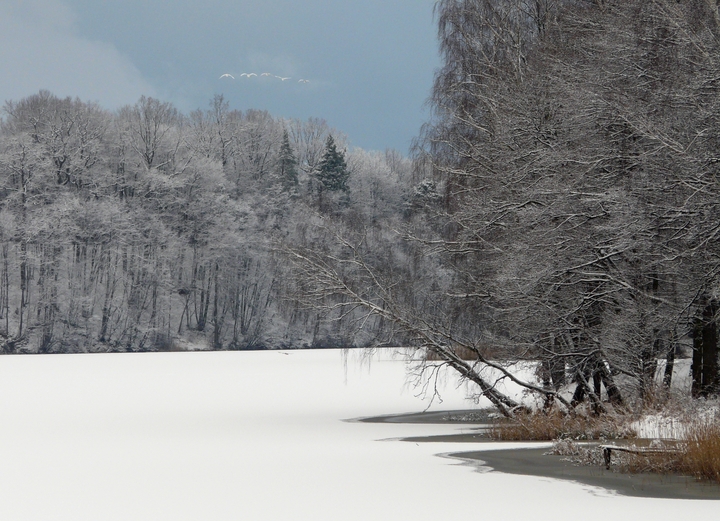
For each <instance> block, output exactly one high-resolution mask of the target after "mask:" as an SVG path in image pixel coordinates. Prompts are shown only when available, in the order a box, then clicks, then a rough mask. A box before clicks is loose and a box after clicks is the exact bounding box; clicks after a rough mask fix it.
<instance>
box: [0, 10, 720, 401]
mask: <svg viewBox="0 0 720 521" xmlns="http://www.w3.org/2000/svg"><path fill="white" fill-rule="evenodd" d="M435 9H436V19H437V22H438V36H439V46H440V47H439V48H440V55H441V58H442V67H441V68H440V69H439V70H438V71H437V74H436V78H435V82H434V85H432V87H431V96H430V104H431V106H432V109H433V113H432V117H431V119H430V120H429V121H428V122H427V124H426V125H425V126H424V127H423V128H422V129H419V136H418V138H417V140H416V144H415V146H414V148H413V151H412V154H411V157H410V158H407V157H404V156H403V155H402V154H400V153H398V152H396V151H386V152H368V151H364V150H360V149H353V148H349V146H348V142H349V141H348V139H347V138H346V137H345V136H344V135H343V134H342V133H341V132H340V131H337V130H335V129H332V128H329V127H328V125H327V124H326V123H324V122H323V121H321V120H309V121H295V120H286V119H282V118H281V117H277V116H272V115H270V114H268V113H266V112H264V111H260V110H251V111H244V112H243V111H237V110H233V109H232V108H231V107H229V106H228V104H227V102H226V101H225V100H224V99H223V98H222V97H221V96H217V97H215V98H214V99H212V100H211V101H210V104H209V108H208V109H207V110H197V111H195V112H192V113H190V114H188V115H185V114H181V113H180V112H179V111H178V110H177V109H175V108H174V107H173V106H172V105H171V104H169V103H165V102H162V101H159V100H156V99H152V98H141V99H140V100H139V101H138V102H137V103H136V104H135V105H132V106H128V107H124V108H122V109H120V110H119V111H116V112H109V111H106V110H104V109H103V108H101V107H99V106H97V105H96V104H94V103H89V102H83V101H80V100H73V99H59V98H57V97H55V96H53V95H52V94H51V93H48V92H40V93H38V94H36V95H33V96H30V97H28V98H26V99H23V100H19V101H10V102H7V103H6V104H5V107H4V111H3V118H2V126H1V127H0V205H1V206H0V343H1V344H2V348H3V350H4V351H5V352H7V353H14V352H41V353H48V352H87V351H127V350H172V349H183V348H184V346H188V345H202V346H206V347H207V348H209V349H249V348H280V347H285V348H300V347H349V346H372V345H407V346H416V347H418V349H422V350H423V352H425V353H426V358H427V359H429V360H440V361H442V362H444V363H446V364H449V365H450V366H452V367H453V368H455V369H456V370H457V371H459V372H460V374H461V375H462V376H463V377H465V378H468V379H470V380H472V381H473V382H475V383H476V384H477V385H478V386H479V388H480V389H481V391H482V392H483V393H484V394H485V395H486V396H487V397H488V398H490V399H491V401H492V402H493V403H494V404H495V406H496V407H498V408H499V409H500V410H501V411H503V412H505V413H508V414H509V412H510V411H512V410H514V409H516V408H517V407H518V406H519V404H518V403H517V402H515V401H514V400H513V399H511V398H510V397H508V396H506V395H504V394H502V393H501V392H499V391H498V390H497V389H495V387H494V385H493V381H491V380H488V379H487V377H485V376H484V374H483V372H482V371H481V370H480V367H488V366H489V367H492V368H494V369H495V370H496V371H500V372H501V373H503V374H504V375H505V377H506V378H510V379H513V380H517V377H516V376H515V375H513V374H511V372H510V371H509V370H508V369H507V365H506V364H503V363H501V361H507V360H540V361H542V364H541V368H542V371H541V373H542V374H541V375H540V378H539V381H540V382H541V383H535V384H533V383H530V382H518V383H521V384H523V385H525V386H526V388H527V389H528V390H530V391H532V392H534V393H537V394H538V395H540V396H542V397H544V398H545V399H546V400H547V401H548V403H550V402H553V401H554V402H556V403H557V402H560V406H562V407H565V408H567V409H568V410H571V409H572V407H573V406H574V404H576V403H579V402H582V401H589V402H590V403H591V404H593V407H595V408H596V410H598V411H600V410H603V409H604V408H605V407H611V406H613V405H618V404H622V403H623V402H624V401H625V400H627V395H626V393H627V392H629V391H628V389H629V390H630V391H631V392H633V393H636V394H637V395H639V396H640V397H643V398H648V399H649V398H650V397H651V396H654V395H655V394H656V393H657V392H658V385H659V386H661V387H662V386H664V387H666V388H669V387H670V385H671V383H672V382H671V379H672V374H673V372H672V369H673V365H674V363H675V360H676V358H677V357H683V358H689V357H692V360H693V365H692V380H693V392H694V393H695V394H696V395H707V394H713V393H716V392H717V391H718V390H720V385H719V384H718V368H717V358H718V353H717V344H718V339H717V337H718V330H717V321H716V319H717V315H718V312H719V311H720V301H719V300H718V298H719V295H718V289H719V287H718V275H719V274H720V256H719V254H720V247H719V246H718V236H719V234H720V221H718V215H720V182H719V181H718V175H720V157H719V156H718V150H719V149H720V97H719V96H718V94H720V12H719V11H718V5H717V2H716V1H715V0H683V1H677V0H652V1H640V0H625V1H612V0H532V1H530V0H520V1H510V0H440V1H439V2H437V3H436V7H435ZM429 87H430V86H429ZM424 368H425V369H427V370H428V371H432V370H433V369H432V368H433V366H432V364H428V365H427V366H425V367H424ZM659 373H661V378H659V379H658V377H657V375H658V374H659ZM658 380H659V381H658ZM568 382H572V383H574V384H575V387H574V389H575V391H574V395H573V396H572V399H571V400H568V399H566V398H563V397H562V396H561V394H560V393H559V392H558V389H560V388H561V387H562V386H564V385H565V384H566V383H568Z"/></svg>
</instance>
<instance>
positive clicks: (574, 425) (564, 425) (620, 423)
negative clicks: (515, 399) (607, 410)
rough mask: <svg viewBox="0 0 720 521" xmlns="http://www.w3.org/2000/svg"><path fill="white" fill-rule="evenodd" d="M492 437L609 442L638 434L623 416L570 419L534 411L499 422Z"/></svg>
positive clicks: (502, 438) (507, 439) (493, 428)
mask: <svg viewBox="0 0 720 521" xmlns="http://www.w3.org/2000/svg"><path fill="white" fill-rule="evenodd" d="M490 436H491V437H492V438H493V439H496V440H506V441H552V440H558V439H572V440H609V439H619V438H633V437H635V432H634V431H633V430H632V429H631V428H630V427H629V425H628V422H627V421H625V419H624V418H623V417H622V416H615V415H605V416H598V417H594V416H581V415H577V416H574V417H571V416H569V415H567V414H562V413H560V412H556V411H553V412H547V413H546V412H532V413H527V414H521V415H518V416H516V417H515V418H514V419H512V420H504V419H503V420H499V421H498V422H496V423H495V424H494V425H493V426H492V428H491V429H490Z"/></svg>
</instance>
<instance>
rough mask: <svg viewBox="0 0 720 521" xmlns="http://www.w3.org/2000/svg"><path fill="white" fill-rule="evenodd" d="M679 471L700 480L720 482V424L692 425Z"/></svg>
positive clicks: (688, 432)
mask: <svg viewBox="0 0 720 521" xmlns="http://www.w3.org/2000/svg"><path fill="white" fill-rule="evenodd" d="M686 437H687V444H686V446H685V449H684V451H683V453H682V457H681V458H680V461H679V466H680V468H678V469H677V470H679V471H681V472H683V473H686V474H690V475H692V476H695V477H697V478H699V479H704V480H709V481H716V482H720V423H717V422H712V423H700V424H696V425H691V426H690V427H689V428H688V431H687V436H686Z"/></svg>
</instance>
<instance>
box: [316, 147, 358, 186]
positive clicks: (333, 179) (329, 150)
mask: <svg viewBox="0 0 720 521" xmlns="http://www.w3.org/2000/svg"><path fill="white" fill-rule="evenodd" d="M349 176H350V172H349V171H348V168H347V163H346V162H345V154H344V153H343V152H340V151H338V149H337V146H336V145H335V140H334V139H333V137H332V136H328V138H327V141H326V143H325V153H324V154H323V158H322V160H321V161H320V169H319V170H318V171H317V173H316V177H317V179H318V181H320V185H321V188H320V189H321V190H327V191H330V192H338V191H343V192H347V191H348V185H347V181H348V177H349Z"/></svg>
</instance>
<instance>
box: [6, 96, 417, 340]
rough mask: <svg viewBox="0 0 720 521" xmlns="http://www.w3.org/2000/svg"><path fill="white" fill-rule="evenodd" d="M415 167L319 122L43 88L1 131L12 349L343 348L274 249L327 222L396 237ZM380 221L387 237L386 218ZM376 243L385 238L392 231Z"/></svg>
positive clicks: (370, 332)
mask: <svg viewBox="0 0 720 521" xmlns="http://www.w3.org/2000/svg"><path fill="white" fill-rule="evenodd" d="M413 179H414V178H413V174H412V170H411V164H410V161H409V160H408V159H407V158H405V157H403V156H402V155H401V154H399V153H397V152H395V151H386V152H383V153H378V152H367V151H363V150H360V149H352V150H348V149H347V144H346V139H345V137H344V136H343V135H342V134H341V133H340V132H338V131H336V130H334V129H332V128H330V127H329V126H328V125H327V124H326V123H325V122H324V121H322V120H319V119H310V120H308V121H297V120H285V119H281V118H277V117H273V116H271V115H270V114H268V113H267V112H264V111H258V110H248V111H238V110H233V109H232V108H231V107H229V105H228V103H227V102H226V101H225V100H224V99H223V97H222V96H216V97H215V98H214V99H212V100H211V102H210V104H209V108H208V109H207V110H196V111H194V112H192V113H190V114H189V115H185V114H182V113H180V112H179V111H178V110H177V109H176V108H174V107H173V105H172V104H170V103H167V102H162V101H160V100H157V99H153V98H146V97H143V98H141V99H140V100H139V101H138V102H137V103H136V104H134V105H131V106H126V107H123V108H122V109H120V110H118V111H115V112H110V111H107V110H104V109H103V108H102V107H100V106H98V105H97V104H95V103H90V102H85V101H81V100H78V99H71V98H65V99H61V98H58V97H56V96H54V95H53V94H51V93H49V92H46V91H41V92H39V93H38V94H35V95H32V96H29V97H27V98H25V99H22V100H19V101H10V102H7V103H6V104H5V106H4V109H3V117H2V121H1V124H0V345H1V346H2V349H3V351H4V352H8V353H13V352H40V353H51V352H52V353H55V352H87V351H127V350H130V351H136V350H168V349H183V348H188V347H194V348H198V347H200V348H211V349H249V348H278V347H288V348H298V347H328V346H333V347H347V346H354V345H366V344H368V343H371V342H373V341H374V340H375V337H376V329H377V328H378V327H379V324H378V322H377V321H375V320H371V321H369V322H367V323H366V327H365V328H364V330H363V334H362V335H361V336H357V335H356V334H355V331H354V330H353V329H351V328H348V327H346V325H345V323H346V322H347V321H348V320H350V318H349V317H344V316H340V315H338V314H335V315H334V314H333V313H332V311H330V312H328V313H320V312H318V311H317V310H313V309H308V308H304V307H301V306H300V305H299V304H298V302H297V300H293V299H292V298H291V297H292V293H293V291H294V289H295V287H296V286H297V284H296V283H295V281H294V279H292V277H291V274H290V273H289V272H288V270H287V268H286V266H285V264H284V262H283V260H282V259H280V260H279V259H278V256H277V254H276V248H277V244H280V243H281V242H282V241H292V242H293V243H295V244H303V245H306V246H310V247H315V248H317V247H320V246H321V244H322V242H323V240H324V237H325V236H326V235H327V232H323V231H322V230H324V229H325V228H326V227H325V225H323V224H321V223H323V222H325V221H328V222H330V223H333V222H338V223H344V226H347V227H350V228H352V229H356V230H360V229H363V230H366V232H367V233H368V235H372V236H374V237H375V240H379V241H381V242H383V241H385V242H386V241H391V242H392V241H396V239H394V238H393V237H394V236H393V235H392V234H391V233H390V232H389V231H388V230H391V229H392V223H393V222H396V221H401V220H404V219H407V217H408V215H409V214H410V213H412V207H413V190H412V189H411V186H412V185H413V183H414V181H413ZM380 222H382V223H383V226H382V227H381V226H380V225H379V223H380ZM383 234H385V235H384V236H383Z"/></svg>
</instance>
